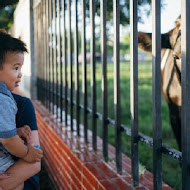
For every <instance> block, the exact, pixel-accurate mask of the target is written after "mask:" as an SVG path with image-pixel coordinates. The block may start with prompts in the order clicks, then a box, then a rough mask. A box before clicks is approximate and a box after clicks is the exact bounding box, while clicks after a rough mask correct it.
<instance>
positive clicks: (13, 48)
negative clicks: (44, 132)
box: [0, 29, 43, 174]
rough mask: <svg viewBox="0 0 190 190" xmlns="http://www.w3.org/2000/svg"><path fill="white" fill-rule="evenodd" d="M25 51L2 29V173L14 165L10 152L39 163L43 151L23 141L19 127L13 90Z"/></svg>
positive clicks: (0, 49)
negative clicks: (17, 125) (16, 121)
mask: <svg viewBox="0 0 190 190" xmlns="http://www.w3.org/2000/svg"><path fill="white" fill-rule="evenodd" d="M25 52H27V49H26V45H25V44H24V43H23V42H22V41H21V40H19V39H16V38H13V37H12V36H10V35H9V34H7V33H6V32H5V31H4V30H1V29H0V174H1V173H4V172H5V171H6V170H7V169H8V168H9V167H10V166H11V165H13V164H14V160H13V158H12V156H11V154H12V155H14V156H16V157H19V158H22V159H23V160H25V161H27V162H39V161H40V160H41V158H42V156H43V155H42V154H43V153H42V150H40V149H37V148H35V147H34V146H32V145H30V144H24V143H23V141H22V140H21V138H20V137H19V136H18V135H17V130H16V124H15V115H16V112H17V105H16V102H15V100H14V98H13V96H12V94H11V91H13V90H14V89H15V87H17V86H19V83H20V81H21V77H22V73H21V68H22V65H23V62H24V53H25Z"/></svg>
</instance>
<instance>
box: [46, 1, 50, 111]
mask: <svg viewBox="0 0 190 190" xmlns="http://www.w3.org/2000/svg"><path fill="white" fill-rule="evenodd" d="M49 60H50V59H49V0H48V1H46V69H47V70H46V73H47V78H46V80H47V95H46V96H47V105H46V107H47V109H49V100H50V97H49V94H50V93H49V92H50V81H49Z"/></svg>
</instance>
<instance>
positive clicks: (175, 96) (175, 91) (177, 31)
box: [138, 16, 181, 106]
mask: <svg viewBox="0 0 190 190" xmlns="http://www.w3.org/2000/svg"><path fill="white" fill-rule="evenodd" d="M138 46H139V48H141V49H143V50H144V51H147V52H151V51H152V34H151V33H144V32H139V33H138ZM161 48H162V52H161V59H162V63H161V74H162V92H163V94H164V96H165V99H166V101H167V102H168V103H170V102H171V103H174V104H176V105H178V106H181V16H179V17H178V18H177V20H176V26H175V28H173V29H172V30H171V31H169V32H168V33H165V34H162V35H161Z"/></svg>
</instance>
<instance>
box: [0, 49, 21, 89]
mask: <svg viewBox="0 0 190 190" xmlns="http://www.w3.org/2000/svg"><path fill="white" fill-rule="evenodd" d="M23 62H24V54H23V53H15V52H8V53H7V54H6V56H5V62H4V64H3V68H2V69H0V81H1V82H4V83H5V84H6V85H7V87H8V89H9V90H10V91H13V90H14V89H15V88H16V87H17V86H19V83H20V81H21V77H22V73H21V68H22V65H23Z"/></svg>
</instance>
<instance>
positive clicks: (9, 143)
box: [1, 135, 28, 158]
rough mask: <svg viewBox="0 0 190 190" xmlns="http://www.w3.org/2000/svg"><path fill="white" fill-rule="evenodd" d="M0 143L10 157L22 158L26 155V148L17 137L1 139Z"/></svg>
mask: <svg viewBox="0 0 190 190" xmlns="http://www.w3.org/2000/svg"><path fill="white" fill-rule="evenodd" d="M1 143H2V144H3V146H4V147H5V148H6V150H7V151H8V152H10V153H11V154H12V155H14V156H16V157H19V158H24V157H25V156H26V155H27V152H28V147H27V146H26V145H25V144H24V143H23V142H22V140H21V138H20V137H19V136H18V135H15V136H13V137H10V138H1Z"/></svg>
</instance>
